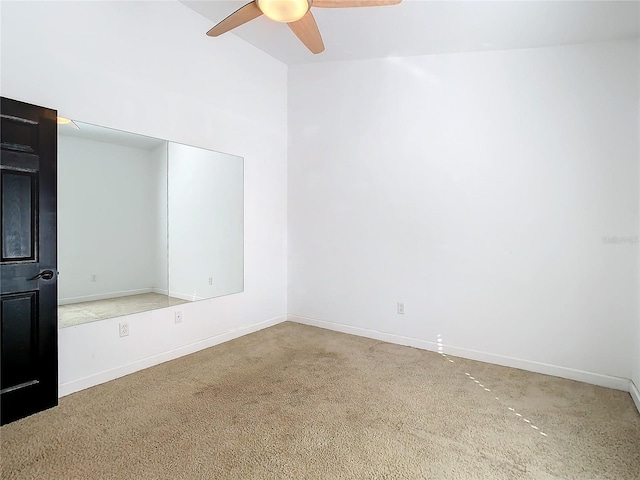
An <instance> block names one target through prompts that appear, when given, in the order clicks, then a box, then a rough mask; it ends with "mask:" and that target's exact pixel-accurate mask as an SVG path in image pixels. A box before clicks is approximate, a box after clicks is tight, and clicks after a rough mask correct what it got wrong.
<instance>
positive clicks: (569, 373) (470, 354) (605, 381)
mask: <svg viewBox="0 0 640 480" xmlns="http://www.w3.org/2000/svg"><path fill="white" fill-rule="evenodd" d="M287 319H288V320H289V321H291V322H296V323H302V324H304V325H311V326H314V327H320V328H325V329H327V330H334V331H336V332H342V333H348V334H351V335H357V336H360V337H367V338H372V339H375V340H380V341H383V342H389V343H395V344H398V345H404V346H407V347H414V348H420V349H422V350H429V351H432V352H437V351H438V345H437V343H436V342H431V341H428V340H421V339H417V338H411V337H404V336H402V335H396V334H393V333H385V332H378V331H376V330H369V329H366V328H360V327H353V326H350V325H344V324H340V323H334V322H328V321H326V320H319V319H316V318H310V317H302V316H299V315H287ZM445 350H446V353H447V355H451V356H454V357H462V358H468V359H470V360H478V361H480V362H486V363H493V364H496V365H502V366H504V367H512V368H518V369H520V370H527V371H529V372H535V373H542V374H544V375H551V376H554V377H561V378H567V379H569V380H576V381H579V382H584V383H589V384H592V385H599V386H601V387H607V388H614V389H616V390H623V391H625V392H628V391H629V388H630V387H629V383H630V382H629V379H627V378H621V377H613V376H610V375H602V374H599V373H593V372H586V371H583V370H576V369H573V368H567V367H560V366H557V365H549V364H546V363H540V362H533V361H530V360H522V359H520V358H513V357H506V356H503V355H496V354H493V353H488V352H479V351H476V350H470V349H466V348H459V347H454V346H451V345H445ZM636 393H637V390H636ZM636 405H638V401H637V400H636Z"/></svg>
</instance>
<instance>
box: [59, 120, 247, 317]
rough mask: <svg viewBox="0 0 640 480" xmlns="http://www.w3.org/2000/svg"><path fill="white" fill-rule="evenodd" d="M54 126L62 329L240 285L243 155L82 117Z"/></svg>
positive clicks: (223, 292) (225, 291) (233, 290)
mask: <svg viewBox="0 0 640 480" xmlns="http://www.w3.org/2000/svg"><path fill="white" fill-rule="evenodd" d="M58 134H59V135H58V270H59V272H60V275H59V277H58V299H59V301H58V303H59V308H58V323H59V326H60V327H61V328H62V327H67V326H72V325H77V324H81V323H87V322H92V321H96V320H102V319H105V318H111V317H117V316H122V315H128V314H132V313H139V312H143V311H148V310H153V309H157V308H164V307H167V306H171V305H177V304H180V303H184V302H189V301H196V300H202V299H206V298H212V297H216V296H221V295H228V294H231V293H238V292H241V291H242V290H243V288H244V284H243V273H244V265H243V255H244V253H243V252H244V238H243V208H244V207H243V198H244V186H243V159H242V158H241V157H236V156H233V155H227V154H223V153H218V152H213V151H210V150H205V149H201V148H196V147H191V146H186V145H181V144H176V143H173V142H167V141H164V140H159V139H155V138H149V137H145V136H141V135H135V134H131V133H127V132H121V131H117V130H112V129H108V128H104V127H97V126H94V125H89V124H85V123H81V122H77V121H76V122H73V123H72V124H68V125H60V126H59V129H58Z"/></svg>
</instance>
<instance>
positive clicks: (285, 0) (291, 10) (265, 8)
mask: <svg viewBox="0 0 640 480" xmlns="http://www.w3.org/2000/svg"><path fill="white" fill-rule="evenodd" d="M256 3H257V5H258V8H259V9H260V10H262V13H264V14H265V15H266V16H267V17H269V18H270V19H271V20H275V21H276V22H282V23H291V22H296V21H298V20H300V19H301V18H302V17H304V16H305V15H306V14H307V12H308V11H309V7H310V6H311V2H310V1H309V0H256Z"/></svg>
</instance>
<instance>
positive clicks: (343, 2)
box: [312, 0, 402, 8]
mask: <svg viewBox="0 0 640 480" xmlns="http://www.w3.org/2000/svg"><path fill="white" fill-rule="evenodd" d="M400 2H402V0H313V3H312V5H313V6H314V7H320V8H350V7H381V6H384V5H397V4H399V3H400Z"/></svg>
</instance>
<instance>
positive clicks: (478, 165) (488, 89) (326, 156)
mask: <svg viewBox="0 0 640 480" xmlns="http://www.w3.org/2000/svg"><path fill="white" fill-rule="evenodd" d="M638 54H639V50H638V43H637V42H635V41H621V42H612V43H602V44H593V45H577V46H568V47H559V48H540V49H531V50H514V51H495V52H482V53H470V54H455V55H440V56H423V57H410V58H396V59H386V60H373V61H363V62H342V63H331V64H319V65H303V66H295V67H291V68H290V69H289V160H288V171H289V199H288V205H289V209H288V214H289V297H288V304H289V308H288V311H289V313H290V314H293V315H294V316H293V317H292V318H294V319H298V320H300V321H307V322H309V323H313V324H317V325H323V326H328V327H331V328H336V329H341V330H344V331H350V332H355V333H363V334H366V335H369V336H377V337H379V338H386V339H392V340H396V341H399V342H404V343H407V344H413V345H419V346H423V347H426V348H432V349H435V348H436V338H437V336H438V335H442V338H443V339H444V342H445V345H446V347H445V349H446V350H447V351H449V352H450V353H455V354H457V355H463V356H468V357H471V358H478V359H482V360H489V361H493V362H496V363H503V364H507V365H514V366H521V367H524V368H528V369H532V370H538V371H545V372H547V373H553V374H558V375H562V376H567V377H570V378H577V379H581V380H586V381H591V382H593V383H600V384H606V385H609V386H614V387H617V388H621V389H628V385H629V382H628V379H629V378H630V376H631V368H632V367H631V366H632V361H633V353H632V350H633V341H634V340H633V336H634V335H636V336H637V330H636V327H635V323H637V319H638V290H639V285H638V275H637V274H638V245H637V244H631V243H626V244H610V243H604V242H603V237H605V236H606V237H610V236H619V237H623V236H633V235H637V233H638V177H639V175H638V71H639V68H638V57H639V55H638ZM396 302H404V304H405V309H406V313H405V314H404V315H398V314H396Z"/></svg>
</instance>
